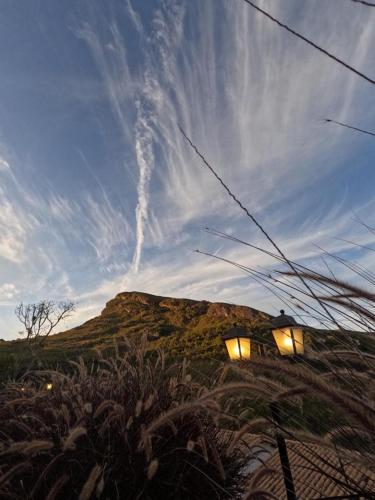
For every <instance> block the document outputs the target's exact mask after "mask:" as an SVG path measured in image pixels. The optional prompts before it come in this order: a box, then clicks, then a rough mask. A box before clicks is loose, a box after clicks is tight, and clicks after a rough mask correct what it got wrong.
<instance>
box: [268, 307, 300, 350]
mask: <svg viewBox="0 0 375 500" xmlns="http://www.w3.org/2000/svg"><path fill="white" fill-rule="evenodd" d="M272 335H273V338H274V339H275V342H276V345H277V349H278V350H279V354H281V356H297V355H299V354H300V355H302V354H304V346H303V328H302V326H301V325H298V324H297V322H296V320H295V319H294V318H293V317H292V316H287V315H286V314H285V312H284V311H283V310H281V311H280V316H277V318H275V319H274V320H273V322H272Z"/></svg>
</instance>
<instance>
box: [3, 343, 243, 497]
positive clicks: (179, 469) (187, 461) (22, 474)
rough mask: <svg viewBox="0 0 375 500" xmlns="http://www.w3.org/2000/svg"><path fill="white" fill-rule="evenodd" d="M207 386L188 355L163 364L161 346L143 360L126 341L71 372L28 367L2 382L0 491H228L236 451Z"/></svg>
mask: <svg viewBox="0 0 375 500" xmlns="http://www.w3.org/2000/svg"><path fill="white" fill-rule="evenodd" d="M47 381H48V384H51V385H46V382H47ZM48 389H49V390H48ZM206 392H207V389H205V388H204V387H202V386H200V385H199V384H197V383H193V382H192V380H191V376H190V375H189V374H188V373H187V370H186V366H185V364H181V365H180V366H179V367H176V366H170V367H169V368H166V365H165V362H164V357H163V355H162V354H158V355H157V356H155V357H154V358H153V359H150V358H148V359H146V357H145V354H144V351H143V350H137V349H135V348H133V347H132V346H130V345H128V349H127V352H126V353H125V354H123V355H121V357H120V356H117V357H115V358H112V359H108V360H105V359H102V360H101V361H100V362H99V367H96V368H92V369H91V370H90V371H89V370H88V368H87V367H86V366H85V364H84V363H83V362H80V363H78V364H76V371H75V373H74V374H73V375H70V376H68V375H65V374H64V373H59V372H33V373H31V374H30V375H29V378H28V382H27V383H25V382H24V383H23V384H22V385H21V384H9V385H8V386H7V387H6V388H5V389H4V390H3V391H2V392H1V401H0V406H1V410H0V429H1V431H0V497H1V498H4V499H6V498H9V499H12V500H14V499H21V498H22V499H25V498H30V499H32V498H48V499H53V498H56V499H57V498H64V499H68V498H80V499H88V498H111V499H115V498H121V499H127V498H128V499H135V498H139V499H143V498H144V499H147V498H150V499H152V498H174V499H178V498H181V499H182V498H183V499H190V498H191V499H195V498H196V499H198V498H232V497H235V496H236V495H237V493H238V492H239V491H240V490H241V473H240V470H241V468H242V466H243V457H242V458H241V456H240V455H239V454H238V453H237V452H236V451H235V450H231V451H230V453H227V450H228V442H227V441H228V439H227V438H225V437H224V435H221V434H220V432H219V428H218V425H217V417H218V415H219V413H220V409H219V406H218V404H217V403H216V402H215V401H214V400H212V399H211V398H209V397H205V396H204V395H205V393H206ZM199 398H200V399H201V403H199V404H196V403H194V401H196V400H197V399H199ZM202 398H203V399H202ZM203 401H204V403H203Z"/></svg>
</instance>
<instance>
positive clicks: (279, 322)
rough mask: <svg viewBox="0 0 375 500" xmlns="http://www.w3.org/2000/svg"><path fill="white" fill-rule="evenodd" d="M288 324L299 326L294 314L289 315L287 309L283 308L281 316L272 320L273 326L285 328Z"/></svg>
mask: <svg viewBox="0 0 375 500" xmlns="http://www.w3.org/2000/svg"><path fill="white" fill-rule="evenodd" d="M287 326H297V321H296V320H295V319H294V318H293V316H287V315H286V314H285V311H284V310H283V309H281V311H280V316H277V317H276V318H274V319H273V320H272V328H285V327H287Z"/></svg>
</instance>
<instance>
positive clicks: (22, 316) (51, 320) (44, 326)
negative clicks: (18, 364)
mask: <svg viewBox="0 0 375 500" xmlns="http://www.w3.org/2000/svg"><path fill="white" fill-rule="evenodd" d="M74 308H75V304H74V302H72V301H63V302H58V303H56V302H54V301H53V300H41V301H40V302H38V303H35V304H23V303H22V302H21V304H19V305H18V306H17V307H16V309H15V314H16V316H17V318H18V319H19V321H20V322H21V323H22V325H23V326H24V328H25V331H23V332H21V334H26V340H28V341H30V340H36V341H37V342H38V343H39V344H40V345H41V344H42V343H43V342H44V341H45V339H46V338H47V337H48V335H49V334H50V333H51V332H52V331H53V329H54V328H55V327H56V326H57V325H58V324H59V323H60V322H61V321H62V320H63V319H65V318H68V317H69V316H71V314H72V312H73V311H74Z"/></svg>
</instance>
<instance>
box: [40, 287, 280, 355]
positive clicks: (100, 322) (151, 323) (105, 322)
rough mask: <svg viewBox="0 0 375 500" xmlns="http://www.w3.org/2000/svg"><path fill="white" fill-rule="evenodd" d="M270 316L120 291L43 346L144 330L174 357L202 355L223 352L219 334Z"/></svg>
mask: <svg viewBox="0 0 375 500" xmlns="http://www.w3.org/2000/svg"><path fill="white" fill-rule="evenodd" d="M269 318H270V316H269V315H268V314H266V313H263V312H260V311H257V310H256V309H253V308H251V307H246V306H238V305H233V304H226V303H220V302H208V301H206V300H203V301H198V300H190V299H176V298H171V297H160V296H156V295H151V294H147V293H142V292H123V293H119V294H118V295H117V296H116V297H115V298H114V299H112V300H110V301H109V302H108V303H107V304H106V306H105V308H104V309H103V311H102V313H101V314H100V315H99V316H97V317H95V318H93V319H90V320H89V321H87V322H86V323H84V324H83V325H81V326H78V327H76V328H72V329H71V330H67V331H65V332H62V333H59V334H56V335H53V336H51V337H50V338H49V339H48V342H47V343H46V348H48V349H51V350H55V349H61V348H63V349H64V350H74V351H75V350H81V349H82V348H85V349H92V348H105V347H111V346H113V345H114V340H115V339H121V338H122V337H123V336H127V337H129V338H131V339H135V340H136V339H140V338H141V336H142V335H144V334H145V335H147V338H148V339H149V340H150V341H151V344H152V345H153V346H155V347H163V348H164V349H166V350H168V351H169V352H171V353H172V354H174V355H179V354H187V353H190V354H196V355H199V356H203V357H204V356H205V354H206V353H209V354H210V356H211V355H215V353H217V354H219V353H222V352H223V346H222V341H221V334H222V333H223V332H224V331H226V330H227V329H228V328H230V327H231V326H233V325H234V324H237V325H246V326H248V327H249V328H251V327H255V326H256V325H259V324H260V323H264V321H267V320H268V319H269Z"/></svg>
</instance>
